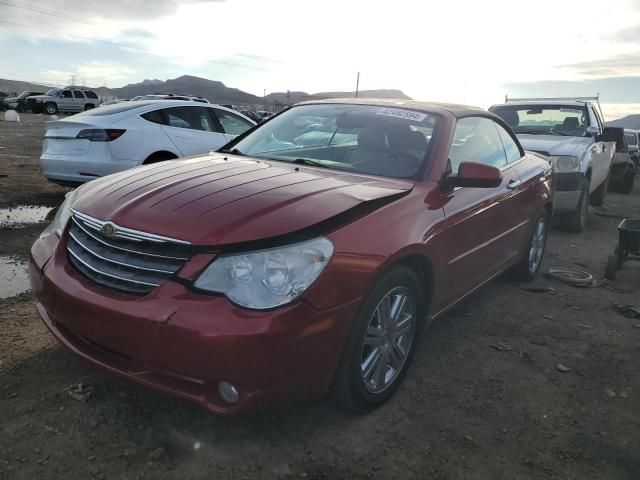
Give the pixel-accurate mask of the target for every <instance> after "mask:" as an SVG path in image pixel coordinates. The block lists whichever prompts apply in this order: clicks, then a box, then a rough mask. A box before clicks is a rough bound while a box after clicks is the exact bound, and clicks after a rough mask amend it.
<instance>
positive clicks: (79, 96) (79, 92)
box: [73, 90, 84, 98]
mask: <svg viewBox="0 0 640 480" xmlns="http://www.w3.org/2000/svg"><path fill="white" fill-rule="evenodd" d="M73 96H74V98H84V94H83V93H82V92H81V91H80V90H74V91H73Z"/></svg>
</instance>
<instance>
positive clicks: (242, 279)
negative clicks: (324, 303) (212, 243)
mask: <svg viewBox="0 0 640 480" xmlns="http://www.w3.org/2000/svg"><path fill="white" fill-rule="evenodd" d="M332 255H333V244H332V243H331V241H330V240H329V239H327V238H325V237H318V238H314V239H312V240H308V241H305V242H301V243H296V244H294V245H287V246H284V247H279V248H270V249H267V250H257V251H254V252H246V253H239V254H236V255H222V256H220V257H219V258H217V259H216V260H214V261H213V262H212V263H211V265H209V266H208V267H207V269H206V270H205V271H204V272H203V273H202V274H201V275H200V277H199V278H198V279H197V280H196V282H195V287H196V288H199V289H201V290H207V291H210V292H217V293H222V294H224V295H226V297H227V298H228V299H229V300H231V301H232V302H234V303H237V304H238V305H240V306H243V307H247V308H255V309H259V310H263V309H267V308H274V307H278V306H280V305H284V304H287V303H290V302H292V301H293V300H295V299H296V298H298V297H299V296H300V295H302V294H303V293H304V291H305V290H307V289H308V288H309V287H310V286H311V284H312V283H313V282H314V281H315V280H316V278H318V275H320V273H321V272H322V270H323V269H324V267H325V266H326V265H327V263H329V260H331V256H332Z"/></svg>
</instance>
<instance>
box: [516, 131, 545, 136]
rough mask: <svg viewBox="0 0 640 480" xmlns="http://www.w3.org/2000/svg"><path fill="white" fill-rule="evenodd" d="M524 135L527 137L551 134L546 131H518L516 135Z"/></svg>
mask: <svg viewBox="0 0 640 480" xmlns="http://www.w3.org/2000/svg"><path fill="white" fill-rule="evenodd" d="M520 133H524V134H526V135H549V134H550V133H549V132H545V131H544V130H518V131H516V134H520Z"/></svg>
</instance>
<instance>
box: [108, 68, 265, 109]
mask: <svg viewBox="0 0 640 480" xmlns="http://www.w3.org/2000/svg"><path fill="white" fill-rule="evenodd" d="M150 93H175V94H177V95H198V96H200V97H205V98H208V99H209V101H211V102H214V103H232V104H261V103H262V98H261V97H257V96H255V95H251V94H250V93H247V92H243V91H242V90H238V89H237V88H229V87H227V86H226V85H225V84H224V83H222V82H218V81H215V80H207V79H206V78H200V77H194V76H192V75H183V76H181V77H178V78H174V79H171V80H167V81H164V82H163V81H160V80H144V81H143V82H140V83H133V84H129V85H126V86H124V87H122V88H111V89H109V93H108V95H109V96H112V97H119V98H131V97H135V96H138V95H147V94H150Z"/></svg>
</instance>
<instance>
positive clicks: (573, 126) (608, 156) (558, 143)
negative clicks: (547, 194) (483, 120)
mask: <svg viewBox="0 0 640 480" xmlns="http://www.w3.org/2000/svg"><path fill="white" fill-rule="evenodd" d="M489 110H490V111H492V112H493V113H495V114H497V115H499V116H500V117H502V118H503V119H504V120H505V121H506V122H507V123H508V124H509V125H510V126H511V128H512V129H513V131H514V132H515V134H516V135H517V137H518V139H519V140H520V143H521V144H522V146H523V147H524V149H525V150H529V151H533V152H537V153H539V154H542V155H545V156H547V157H549V158H550V161H551V162H553V165H554V169H555V172H556V191H555V196H554V203H553V206H554V216H556V217H559V218H560V221H561V222H562V223H563V224H564V226H565V227H566V228H567V229H568V230H571V231H573V232H581V231H582V230H583V229H584V228H585V226H586V224H587V211H588V208H589V204H591V205H594V206H600V205H602V204H603V203H604V197H605V195H606V193H607V184H608V177H609V169H610V167H611V160H612V158H613V154H614V152H615V147H616V141H617V140H618V141H620V139H619V138H618V137H619V136H620V135H623V132H621V130H622V129H615V128H608V127H605V126H604V121H603V116H602V110H601V109H600V104H599V102H598V97H576V98H536V99H532V98H517V99H516V98H514V99H509V98H508V97H507V98H506V102H505V103H504V104H501V105H494V106H493V107H491V108H490V109H489ZM623 140H624V139H623Z"/></svg>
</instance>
